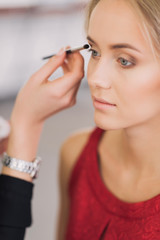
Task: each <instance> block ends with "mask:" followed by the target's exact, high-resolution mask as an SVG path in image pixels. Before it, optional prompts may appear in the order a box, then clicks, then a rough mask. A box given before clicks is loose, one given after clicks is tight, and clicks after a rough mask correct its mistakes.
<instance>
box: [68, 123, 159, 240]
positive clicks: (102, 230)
mask: <svg viewBox="0 0 160 240" xmlns="http://www.w3.org/2000/svg"><path fill="white" fill-rule="evenodd" d="M102 134H103V130H101V129H99V128H96V129H95V130H94V131H93V133H92V134H91V136H90V139H89V141H88V143H87V145H86V147H85V149H84V151H83V152H82V153H81V155H80V157H79V159H78V161H77V163H76V165H75V167H74V169H73V172H72V175H71V178H70V183H69V195H70V202H71V204H70V215H69V221H68V228H67V233H66V239H67V240H102V239H103V240H160V195H158V196H156V197H154V198H152V199H149V200H147V201H143V202H139V203H126V202H123V201H121V200H119V199H118V198H117V197H116V196H114V195H113V194H112V193H111V192H110V191H109V190H108V189H107V188H106V186H105V185H104V183H103V181H102V179H101V176H100V173H99V167H98V158H97V155H98V154H97V146H98V142H99V140H100V138H101V136H102Z"/></svg>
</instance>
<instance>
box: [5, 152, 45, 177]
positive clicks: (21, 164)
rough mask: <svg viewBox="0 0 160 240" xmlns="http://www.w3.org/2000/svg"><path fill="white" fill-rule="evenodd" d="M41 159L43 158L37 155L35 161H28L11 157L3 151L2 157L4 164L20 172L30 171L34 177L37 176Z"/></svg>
mask: <svg viewBox="0 0 160 240" xmlns="http://www.w3.org/2000/svg"><path fill="white" fill-rule="evenodd" d="M41 161H42V159H41V158H40V157H36V158H35V159H34V161H33V162H27V161H24V160H21V159H17V158H13V157H10V156H9V155H8V154H7V153H6V152H4V153H3V157H2V163H3V165H4V166H6V167H9V168H12V169H14V170H17V171H20V172H24V173H28V174H30V176H31V177H32V178H33V179H35V178H37V175H38V171H39V167H40V163H41Z"/></svg>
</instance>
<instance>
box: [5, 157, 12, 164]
mask: <svg viewBox="0 0 160 240" xmlns="http://www.w3.org/2000/svg"><path fill="white" fill-rule="evenodd" d="M10 163H11V160H10V158H8V157H6V159H5V165H6V166H9V165H10Z"/></svg>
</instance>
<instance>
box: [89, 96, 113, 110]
mask: <svg viewBox="0 0 160 240" xmlns="http://www.w3.org/2000/svg"><path fill="white" fill-rule="evenodd" d="M93 105H94V107H95V108H96V109H98V110H103V111H105V110H107V109H113V108H115V106H116V104H113V103H110V102H108V101H106V100H104V99H102V98H96V97H93Z"/></svg>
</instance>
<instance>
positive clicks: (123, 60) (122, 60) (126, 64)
mask: <svg viewBox="0 0 160 240" xmlns="http://www.w3.org/2000/svg"><path fill="white" fill-rule="evenodd" d="M118 62H120V64H121V66H122V67H130V66H132V65H134V63H132V62H130V61H128V60H126V59H125V58H119V59H118Z"/></svg>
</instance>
